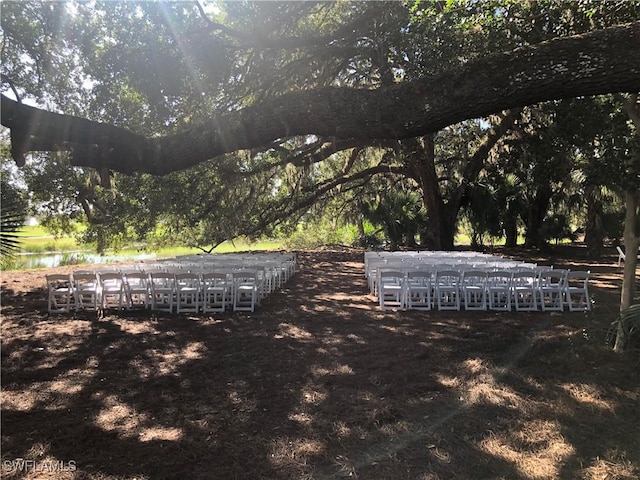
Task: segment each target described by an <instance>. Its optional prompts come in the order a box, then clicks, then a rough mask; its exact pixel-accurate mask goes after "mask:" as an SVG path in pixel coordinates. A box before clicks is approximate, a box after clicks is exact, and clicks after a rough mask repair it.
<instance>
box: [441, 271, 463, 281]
mask: <svg viewBox="0 0 640 480" xmlns="http://www.w3.org/2000/svg"><path fill="white" fill-rule="evenodd" d="M460 275H461V274H460V271H459V270H437V271H436V283H437V284H438V285H457V284H458V283H460Z"/></svg>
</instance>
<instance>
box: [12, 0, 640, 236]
mask: <svg viewBox="0 0 640 480" xmlns="http://www.w3.org/2000/svg"><path fill="white" fill-rule="evenodd" d="M1 14H2V51H3V63H2V86H3V87H2V88H3V92H2V105H1V106H2V119H1V122H2V125H3V126H5V127H7V128H8V129H9V130H10V142H11V155H12V156H13V158H14V159H15V161H16V162H17V163H18V165H22V166H23V168H22V172H23V175H24V177H25V183H26V184H28V185H29V186H30V187H31V188H32V190H33V195H32V199H37V200H38V202H39V205H40V207H39V208H40V209H41V212H45V213H46V212H49V213H51V214H52V215H54V214H58V215H59V214H60V213H64V215H65V216H64V219H65V220H68V219H69V218H71V217H72V216H73V215H77V214H78V213H82V214H85V215H86V216H87V218H88V219H89V221H90V224H91V225H90V229H89V230H88V235H95V236H96V237H105V236H106V237H111V238H113V237H114V235H121V234H122V233H121V232H126V235H130V236H134V237H139V238H142V237H144V235H145V233H146V232H149V231H151V230H153V229H154V228H155V229H156V230H157V226H158V225H159V224H161V225H162V230H163V231H166V232H181V234H182V236H183V239H184V238H188V239H189V240H188V241H189V243H193V244H195V245H206V244H215V243H217V242H220V241H222V240H225V239H229V238H233V237H235V236H237V235H239V234H243V233H244V234H254V233H260V232H264V231H268V230H269V229H273V228H275V226H276V225H277V224H278V223H280V222H282V221H283V219H287V218H293V221H294V222H295V219H296V218H298V217H297V215H300V214H301V212H305V211H309V209H311V208H313V207H314V206H318V208H319V209H322V208H323V206H325V205H328V204H329V203H330V202H332V201H334V200H336V199H338V197H342V198H344V199H345V202H347V201H348V202H351V204H352V205H360V206H363V205H365V204H367V203H370V202H373V203H375V202H376V201H377V200H376V199H375V198H374V197H375V196H376V195H377V192H379V191H380V190H384V189H388V190H391V189H394V188H398V186H400V185H402V189H414V190H415V191H414V192H413V193H416V194H417V195H419V196H421V197H422V200H423V203H424V211H423V212H422V213H421V214H420V215H418V216H417V217H415V218H418V217H420V218H422V220H421V222H422V221H423V220H424V222H423V223H421V225H422V226H421V227H420V229H424V230H429V233H428V235H430V238H431V240H429V242H431V246H433V247H434V248H451V247H452V245H453V236H454V234H455V229H456V225H457V224H456V222H458V220H459V215H460V212H461V211H463V210H464V211H466V212H467V213H468V215H471V216H472V217H473V218H474V219H475V220H474V221H475V223H476V225H477V227H478V228H489V227H490V229H491V230H492V231H494V232H496V231H498V230H499V229H500V228H503V229H504V230H505V231H508V232H511V233H513V229H514V228H515V221H512V220H513V219H515V218H517V216H518V215H516V214H515V213H516V211H515V210H514V209H515V208H516V206H517V207H518V208H519V209H520V210H522V209H528V210H529V211H530V212H533V211H535V212H539V214H536V215H534V216H531V218H529V219H528V220H527V229H528V230H530V231H532V232H534V231H542V229H541V228H540V227H541V224H542V222H543V221H544V220H545V215H546V212H547V210H548V207H549V205H550V202H557V201H558V200H556V197H557V196H558V195H556V193H554V192H558V191H562V190H563V188H562V186H561V185H566V182H567V178H566V175H568V173H567V172H571V171H572V165H574V163H573V162H574V161H575V158H574V157H575V155H574V154H573V153H572V154H571V155H570V154H568V153H567V154H566V155H565V154H563V155H560V152H574V151H577V150H575V149H573V150H572V149H571V145H574V146H575V145H576V142H578V140H577V137H578V136H580V135H582V137H581V140H580V141H581V142H583V144H582V147H584V146H585V145H587V144H590V142H593V141H596V140H594V138H595V137H596V136H597V135H596V134H593V135H591V138H590V139H589V138H587V137H588V135H587V133H589V132H592V129H588V128H581V127H576V131H578V132H580V135H574V137H576V138H568V136H566V135H565V136H562V139H563V140H562V141H561V140H560V139H559V137H558V138H557V139H556V140H555V141H551V140H550V139H551V138H552V135H551V134H550V133H551V132H555V133H556V136H557V133H558V132H564V131H565V130H566V129H563V128H559V125H560V124H562V125H565V126H566V124H567V123H568V122H567V118H571V116H572V115H573V118H576V120H575V121H573V120H571V122H569V123H572V124H574V125H578V124H579V123H580V122H582V120H580V118H583V117H581V116H580V115H576V114H575V113H573V112H570V111H569V110H568V109H567V108H566V107H563V105H567V104H566V103H565V104H563V103H562V102H560V101H559V100H561V99H572V98H576V97H577V98H579V99H584V98H585V97H587V96H591V95H598V94H612V93H618V92H636V91H638V90H640V51H639V50H638V49H637V44H638V40H639V39H640V2H637V1H632V2H627V1H620V2H598V1H593V2H589V1H587V2H571V1H560V0H546V1H539V2H512V1H509V0H487V1H485V2H474V1H466V0H453V1H451V0H450V1H446V2H420V1H418V0H416V1H407V2H332V3H329V2H222V3H219V4H215V5H213V4H206V3H200V2H71V1H69V2H37V1H28V2H13V1H8V2H4V3H3V8H2V10H1ZM578 101H579V100H578ZM540 102H547V104H544V105H542V106H541V105H540ZM605 103H606V102H605ZM612 103H615V102H612ZM618 103H619V102H618ZM545 105H546V106H545ZM603 105H604V104H603ZM525 106H528V107H526V108H525V109H524V110H523V109H522V107H525ZM563 108H564V110H563ZM580 108H582V107H579V108H578V110H580ZM507 109H508V110H507ZM562 112H564V113H562ZM567 112H568V113H567ZM614 112H621V107H620V105H617V106H615V105H612V106H610V108H609V110H608V113H607V112H603V113H602V117H600V118H606V117H607V115H609V117H608V118H613V117H614ZM593 118H595V116H594V117H593ZM616 118H618V119H619V115H618V116H617V117H616ZM621 121H622V123H619V122H618V121H616V122H617V123H615V125H621V126H620V128H619V130H618V131H617V133H616V134H615V135H614V134H612V135H614V136H615V140H611V141H612V142H613V143H611V145H614V144H615V148H613V146H612V147H611V148H610V149H609V150H608V151H614V150H615V149H617V151H620V152H623V151H626V150H625V149H624V148H621V147H620V146H621V145H624V144H625V143H624V142H622V143H621V142H620V137H619V135H623V136H624V135H626V136H627V137H628V133H624V132H625V128H627V126H626V124H624V121H623V120H621ZM596 123H598V122H596V121H595V120H594V121H593V123H592V124H593V125H595V124H596ZM607 124H608V122H607ZM600 125H601V126H602V125H603V124H600ZM563 135H564V134H563ZM542 137H544V138H542ZM604 138H605V137H604V136H601V138H600V139H597V141H598V142H601V140H603V139H604ZM612 138H613V137H612ZM601 145H604V144H601ZM595 151H596V150H595V149H594V150H593V152H595ZM597 151H598V152H604V149H603V148H602V146H601V147H600V148H599V149H598V150H597ZM509 152H511V154H510V153H509ZM550 154H551V155H550ZM550 156H551V157H553V158H552V159H549V157H550ZM623 157H624V158H627V159H628V158H631V157H630V156H629V155H626V157H625V154H624V153H621V156H620V157H619V158H621V159H622V158H623ZM598 158H604V155H603V154H601V153H598ZM552 160H553V161H552ZM532 162H533V165H535V166H536V168H535V169H533V168H530V166H531V164H532ZM545 162H547V163H545ZM554 162H555V163H554ZM583 163H585V162H583ZM597 163H598V162H595V161H594V162H592V164H593V165H596V164H597ZM627 163H628V162H627V160H621V161H620V162H618V163H617V165H619V166H624V165H627ZM559 164H562V165H564V166H565V167H566V168H563V169H560V170H558V169H555V166H557V165H559ZM585 164H586V163H585ZM625 168H626V167H624V168H622V167H621V170H622V171H627V170H625ZM554 169H555V171H557V174H556V175H555V176H552V175H549V174H548V173H549V172H550V171H552V170H554ZM619 170H620V169H619ZM610 171H613V169H611V170H610ZM526 172H540V174H538V173H536V174H535V175H533V176H531V175H530V174H529V173H526ZM561 172H564V175H565V177H563V178H561ZM505 175H507V176H508V178H511V179H513V183H512V186H508V185H506V184H498V183H497V182H498V180H501V179H503V178H507V177H505ZM527 175H529V176H527ZM623 176H624V175H623ZM374 177H378V178H379V180H376V181H374V180H373V178H374ZM626 178H630V179H631V180H630V182H633V179H634V178H635V177H634V176H633V175H630V176H629V175H627V176H626ZM399 179H400V180H399ZM402 179H407V181H404V180H402ZM532 180H533V181H535V182H534V183H535V185H536V188H531V189H530V191H528V192H526V193H527V196H526V198H525V196H524V195H516V194H514V193H513V192H514V189H515V190H518V189H517V185H524V183H525V182H530V181H532ZM489 181H491V182H493V184H492V185H490V187H487V186H488V185H489V183H488V182H489ZM545 181H546V182H547V183H548V184H552V183H553V188H537V185H539V184H541V183H544V182H545ZM563 182H564V183H563ZM590 182H591V184H594V183H598V182H599V180H597V179H596V177H595V176H591V177H590ZM607 182H608V181H607ZM607 182H605V183H607ZM600 183H603V182H600ZM609 183H610V182H609ZM478 189H484V190H478ZM510 192H511V193H510ZM409 193H411V192H409ZM519 193H523V194H524V193H525V190H523V189H520V190H519ZM488 194H491V195H492V196H494V197H495V198H494V200H495V202H493V203H492V204H495V205H498V204H499V203H501V202H503V201H504V202H508V203H509V205H510V207H509V208H510V209H511V210H509V211H511V215H507V214H506V213H505V212H506V211H505V212H502V213H501V216H500V218H498V217H494V218H493V219H491V221H490V219H489V218H488V217H487V215H486V212H483V211H480V210H478V208H477V207H478V205H481V204H484V203H485V202H484V201H480V200H478V199H486V198H488V197H487V195H488ZM391 197H393V195H392V192H389V195H387V197H385V198H388V201H391ZM400 197H401V198H405V200H407V199H409V198H414V195H412V194H408V195H405V196H404V197H403V196H402V195H401V196H400ZM473 199H475V201H472V200H473ZM500 199H501V200H500ZM407 201H408V200H407ZM563 201H564V200H563ZM496 202H497V203H496ZM373 203H372V205H373ZM472 204H473V205H472ZM345 205H346V203H345ZM472 207H473V208H472ZM353 208H354V207H345V208H344V209H343V211H345V212H346V211H351V210H350V209H353ZM465 209H466V210H465ZM522 211H524V210H522ZM520 215H521V216H522V215H523V214H520ZM423 217H424V218H423ZM425 222H426V223H425ZM419 233H421V232H419ZM531 242H532V244H533V245H535V244H536V243H537V242H538V240H537V239H531Z"/></svg>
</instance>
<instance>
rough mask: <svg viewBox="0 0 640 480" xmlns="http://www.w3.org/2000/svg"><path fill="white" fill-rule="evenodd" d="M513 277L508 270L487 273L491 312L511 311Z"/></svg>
mask: <svg viewBox="0 0 640 480" xmlns="http://www.w3.org/2000/svg"><path fill="white" fill-rule="evenodd" d="M511 277H512V272H510V271H508V270H494V271H491V272H488V273H487V296H488V297H489V310H494V311H501V312H509V311H511Z"/></svg>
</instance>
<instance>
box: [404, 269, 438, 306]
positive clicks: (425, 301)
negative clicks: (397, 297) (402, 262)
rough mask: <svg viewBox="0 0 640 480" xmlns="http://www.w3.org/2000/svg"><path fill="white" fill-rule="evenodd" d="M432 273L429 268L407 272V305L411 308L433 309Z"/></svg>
mask: <svg viewBox="0 0 640 480" xmlns="http://www.w3.org/2000/svg"><path fill="white" fill-rule="evenodd" d="M432 275H433V273H432V272H431V271H429V270H411V271H409V272H407V280H406V306H407V308H408V309H409V310H431V298H432V293H433V291H432V289H433V280H432Z"/></svg>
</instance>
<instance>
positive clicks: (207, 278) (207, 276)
mask: <svg viewBox="0 0 640 480" xmlns="http://www.w3.org/2000/svg"><path fill="white" fill-rule="evenodd" d="M227 279H228V278H227V273H225V272H205V273H203V274H202V283H204V284H205V285H213V286H215V285H222V284H225V283H227Z"/></svg>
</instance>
